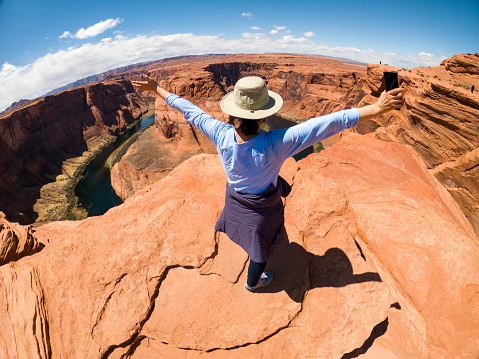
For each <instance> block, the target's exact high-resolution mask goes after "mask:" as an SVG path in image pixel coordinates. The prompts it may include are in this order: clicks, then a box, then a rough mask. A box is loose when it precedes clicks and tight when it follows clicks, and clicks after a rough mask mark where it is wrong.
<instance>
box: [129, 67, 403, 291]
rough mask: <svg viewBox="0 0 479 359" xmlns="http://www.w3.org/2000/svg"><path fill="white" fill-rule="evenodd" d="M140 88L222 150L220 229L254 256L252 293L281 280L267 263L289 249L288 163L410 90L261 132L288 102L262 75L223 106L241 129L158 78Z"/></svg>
mask: <svg viewBox="0 0 479 359" xmlns="http://www.w3.org/2000/svg"><path fill="white" fill-rule="evenodd" d="M143 77H144V78H145V80H146V81H132V84H133V86H135V87H137V88H139V89H142V90H145V91H151V92H154V93H155V94H156V95H158V96H160V97H161V98H162V99H164V100H165V101H166V103H167V104H168V105H170V106H171V107H172V108H174V109H176V110H178V111H180V112H182V113H183V115H184V117H185V119H186V120H187V121H188V122H189V123H190V124H191V125H193V126H194V127H196V128H197V129H199V130H200V131H201V132H203V133H204V134H205V135H206V136H207V137H208V138H209V139H210V140H211V141H212V142H213V144H214V145H215V146H216V149H217V150H218V154H219V155H220V158H221V161H222V163H223V167H224V169H225V172H226V176H227V179H228V183H227V186H226V196H225V207H224V209H223V213H222V214H221V217H220V219H219V220H218V222H217V224H216V226H215V229H216V230H217V231H221V232H224V233H226V234H227V235H228V237H229V238H230V239H231V240H233V241H234V242H235V243H237V244H238V245H240V246H241V247H242V248H243V249H244V250H245V251H246V252H247V253H248V255H249V257H250V263H249V267H248V278H247V281H246V283H245V288H246V289H247V290H249V291H252V290H255V289H256V288H259V287H263V286H266V285H268V284H269V283H271V281H272V279H273V275H272V274H271V273H270V272H264V269H265V267H266V261H267V258H268V257H269V255H270V254H271V253H272V252H273V251H274V249H275V248H276V247H277V246H278V245H279V244H280V243H281V241H282V239H283V234H284V208H283V202H282V200H281V197H285V196H287V195H288V194H289V192H290V190H291V187H290V186H289V185H288V183H286V181H284V180H283V179H282V178H281V177H279V171H280V169H281V166H282V164H283V163H284V161H286V159H288V158H289V157H291V156H293V155H294V154H296V153H298V152H300V151H301V150H303V149H305V148H307V147H309V146H311V145H313V144H315V143H318V142H319V141H321V140H323V139H325V138H327V137H329V136H331V135H333V134H335V133H338V132H341V131H342V130H344V129H346V128H351V127H353V126H355V125H356V124H358V122H360V121H366V120H368V119H370V118H373V117H375V116H377V115H380V114H382V113H385V112H388V111H390V110H393V109H395V108H397V107H399V106H401V105H402V104H403V101H404V99H403V89H401V88H399V89H394V90H391V91H389V92H383V93H382V94H381V96H380V97H379V99H378V100H377V102H376V103H375V104H373V105H368V106H364V107H361V108H359V109H350V110H343V111H339V112H336V113H332V114H329V115H325V116H321V117H317V118H313V119H310V120H308V121H306V122H303V123H301V124H298V125H295V126H293V127H290V128H286V129H280V130H273V131H269V132H267V133H260V132H259V128H260V126H261V124H262V123H263V122H264V121H265V119H266V118H267V117H269V116H271V115H273V114H275V113H276V112H278V111H279V109H280V108H281V106H282V105H283V100H282V98H281V96H279V95H278V94H276V93H274V92H272V91H268V89H267V86H266V83H265V82H264V80H263V79H261V78H260V77H256V76H250V77H244V78H242V79H240V80H239V81H238V82H237V83H236V85H235V88H234V91H233V92H230V93H228V94H227V95H225V96H224V97H223V99H222V100H221V109H222V111H223V112H225V113H226V114H228V115H229V116H230V122H231V123H232V124H233V125H230V124H227V123H225V122H222V121H219V120H216V119H214V118H213V117H211V116H210V115H208V114H207V113H205V112H204V111H202V110H201V109H200V108H198V107H197V106H195V105H193V104H192V103H191V102H189V101H187V100H185V99H183V98H181V97H179V96H178V95H175V94H172V93H169V92H168V91H166V90H165V89H163V88H161V87H160V86H159V85H158V83H157V82H156V81H155V80H153V79H152V78H150V77H148V76H146V75H143Z"/></svg>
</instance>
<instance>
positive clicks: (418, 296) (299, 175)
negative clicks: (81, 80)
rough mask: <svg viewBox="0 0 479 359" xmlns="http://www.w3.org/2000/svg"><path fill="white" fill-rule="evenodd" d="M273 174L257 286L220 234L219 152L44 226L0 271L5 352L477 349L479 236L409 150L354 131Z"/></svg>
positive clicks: (351, 353)
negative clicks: (249, 285) (276, 219)
mask: <svg viewBox="0 0 479 359" xmlns="http://www.w3.org/2000/svg"><path fill="white" fill-rule="evenodd" d="M281 175H282V176H283V177H284V178H285V179H286V180H287V181H288V182H290V183H292V185H293V190H292V193H291V195H290V196H289V197H287V198H286V199H285V218H286V231H287V235H288V238H287V240H286V241H285V242H284V243H283V244H282V245H281V247H280V248H279V249H278V250H277V251H276V252H275V253H274V254H273V255H272V256H271V257H270V259H269V260H268V266H267V269H268V270H270V271H272V272H273V273H274V280H273V282H272V283H271V285H269V286H268V287H264V288H261V289H259V290H258V291H256V292H253V293H251V292H248V291H246V290H245V289H244V283H245V280H246V268H247V261H248V258H247V255H246V254H245V253H244V252H243V251H242V250H241V248H239V247H238V246H236V245H235V244H234V243H232V242H231V241H230V240H229V239H228V238H227V237H226V236H225V235H223V234H220V233H215V231H214V224H215V223H216V220H217V219H218V217H219V215H220V213H221V210H222V207H223V203H224V191H225V190H224V187H225V184H226V178H225V175H224V172H223V169H222V167H221V162H220V160H219V157H218V156H217V155H213V154H203V155H199V156H195V157H192V158H190V159H188V160H187V161H185V162H184V163H183V164H181V165H180V166H179V167H177V168H175V169H174V170H173V171H172V172H171V173H170V174H169V175H168V176H167V177H165V178H163V179H161V180H160V181H158V182H156V183H154V184H152V185H150V186H148V187H146V188H144V189H142V190H140V191H138V192H137V193H136V194H135V195H134V196H132V197H130V198H129V199H128V200H126V202H125V203H124V204H122V205H120V206H118V207H115V208H113V209H111V210H110V211H108V212H107V213H106V214H105V215H103V216H98V217H91V218H88V219H85V220H82V221H78V222H54V223H50V224H47V225H44V226H42V227H39V228H37V229H36V230H35V232H34V233H33V236H36V237H38V238H42V240H43V242H44V243H47V244H46V246H45V248H43V249H42V250H41V251H40V252H39V253H36V254H34V255H30V256H26V257H24V258H22V259H19V260H17V261H15V262H10V263H8V264H5V265H3V266H1V267H0V318H2V320H1V321H0V357H1V358H3V357H5V358H19V359H20V358H28V359H36V358H110V359H111V358H134V359H141V358H180V359H181V358H187V359H190V358H213V359H216V358H233V359H235V358H328V359H329V358H341V359H348V358H356V357H361V358H363V357H365V358H378V357H384V358H455V357H465V358H475V357H477V356H478V355H479V350H478V349H477V348H479V322H478V320H477V318H478V317H479V316H478V315H477V313H479V297H478V296H479V294H478V293H479V288H478V285H477V283H478V282H479V244H478V240H477V237H476V236H475V234H474V231H473V229H472V226H471V225H470V223H469V222H468V221H467V220H466V219H465V217H464V215H463V213H462V212H461V210H460V208H459V207H458V206H457V204H456V203H455V202H454V200H453V199H452V197H451V196H450V195H449V193H448V192H447V191H446V190H445V189H444V188H443V187H442V186H441V185H440V184H439V183H438V182H437V181H436V180H435V179H434V177H433V176H432V175H431V174H430V173H429V172H428V171H427V169H426V168H425V166H424V164H423V163H422V162H421V160H420V159H419V158H418V156H417V155H416V154H415V153H414V152H413V150H411V149H410V148H408V147H406V146H403V145H400V144H396V143H384V142H381V141H378V140H375V139H372V138H369V137H366V136H360V135H355V134H350V135H348V136H346V137H344V138H343V139H342V140H341V141H340V142H339V143H338V144H337V145H335V146H333V147H332V148H330V149H328V150H326V151H323V152H321V153H319V154H313V155H310V156H308V157H307V158H305V159H303V160H302V161H300V162H298V163H296V162H295V161H294V160H292V159H291V160H289V161H288V162H287V163H285V165H284V166H283V170H282V173H281ZM3 318H6V319H3Z"/></svg>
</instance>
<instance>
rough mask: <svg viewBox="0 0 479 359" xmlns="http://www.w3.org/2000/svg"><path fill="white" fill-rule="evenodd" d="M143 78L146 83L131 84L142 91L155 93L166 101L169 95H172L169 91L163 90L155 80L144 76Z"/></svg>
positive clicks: (132, 82)
mask: <svg viewBox="0 0 479 359" xmlns="http://www.w3.org/2000/svg"><path fill="white" fill-rule="evenodd" d="M143 78H144V79H145V80H146V81H131V84H132V85H133V86H135V87H136V88H139V89H140V90H143V91H151V92H154V93H155V94H157V95H158V96H160V97H161V98H162V99H163V100H166V97H168V95H169V94H170V93H169V92H168V91H166V90H165V89H163V88H161V87H160V85H158V82H156V81H155V80H153V79H152V78H151V77H149V76H147V75H145V74H143Z"/></svg>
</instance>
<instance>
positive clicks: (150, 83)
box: [131, 74, 158, 92]
mask: <svg viewBox="0 0 479 359" xmlns="http://www.w3.org/2000/svg"><path fill="white" fill-rule="evenodd" d="M143 78H144V79H145V80H146V81H131V84H132V85H133V86H135V87H137V88H139V89H140V90H144V91H151V92H156V89H157V88H158V82H156V81H155V80H153V79H152V78H151V77H149V76H147V75H145V74H143Z"/></svg>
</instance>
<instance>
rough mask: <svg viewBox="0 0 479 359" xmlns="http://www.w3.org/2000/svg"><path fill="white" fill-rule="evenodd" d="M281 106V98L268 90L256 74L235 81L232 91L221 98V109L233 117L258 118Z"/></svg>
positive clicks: (266, 115)
mask: <svg viewBox="0 0 479 359" xmlns="http://www.w3.org/2000/svg"><path fill="white" fill-rule="evenodd" d="M282 106H283V99H282V98H281V96H280V95H278V94H277V93H275V92H273V91H269V90H268V87H267V86H266V82H264V80H263V79H262V78H261V77H258V76H248V77H243V78H242V79H239V80H238V82H236V85H235V88H234V91H232V92H230V93H228V94H226V95H225V96H224V97H223V98H222V99H221V104H220V107H221V110H222V111H223V112H224V113H226V114H228V115H230V116H233V117H237V118H245V119H249V120H260V119H262V118H266V117H268V116H271V115H274V114H275V113H276V112H278V111H279V109H280V108H281V107H282Z"/></svg>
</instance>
